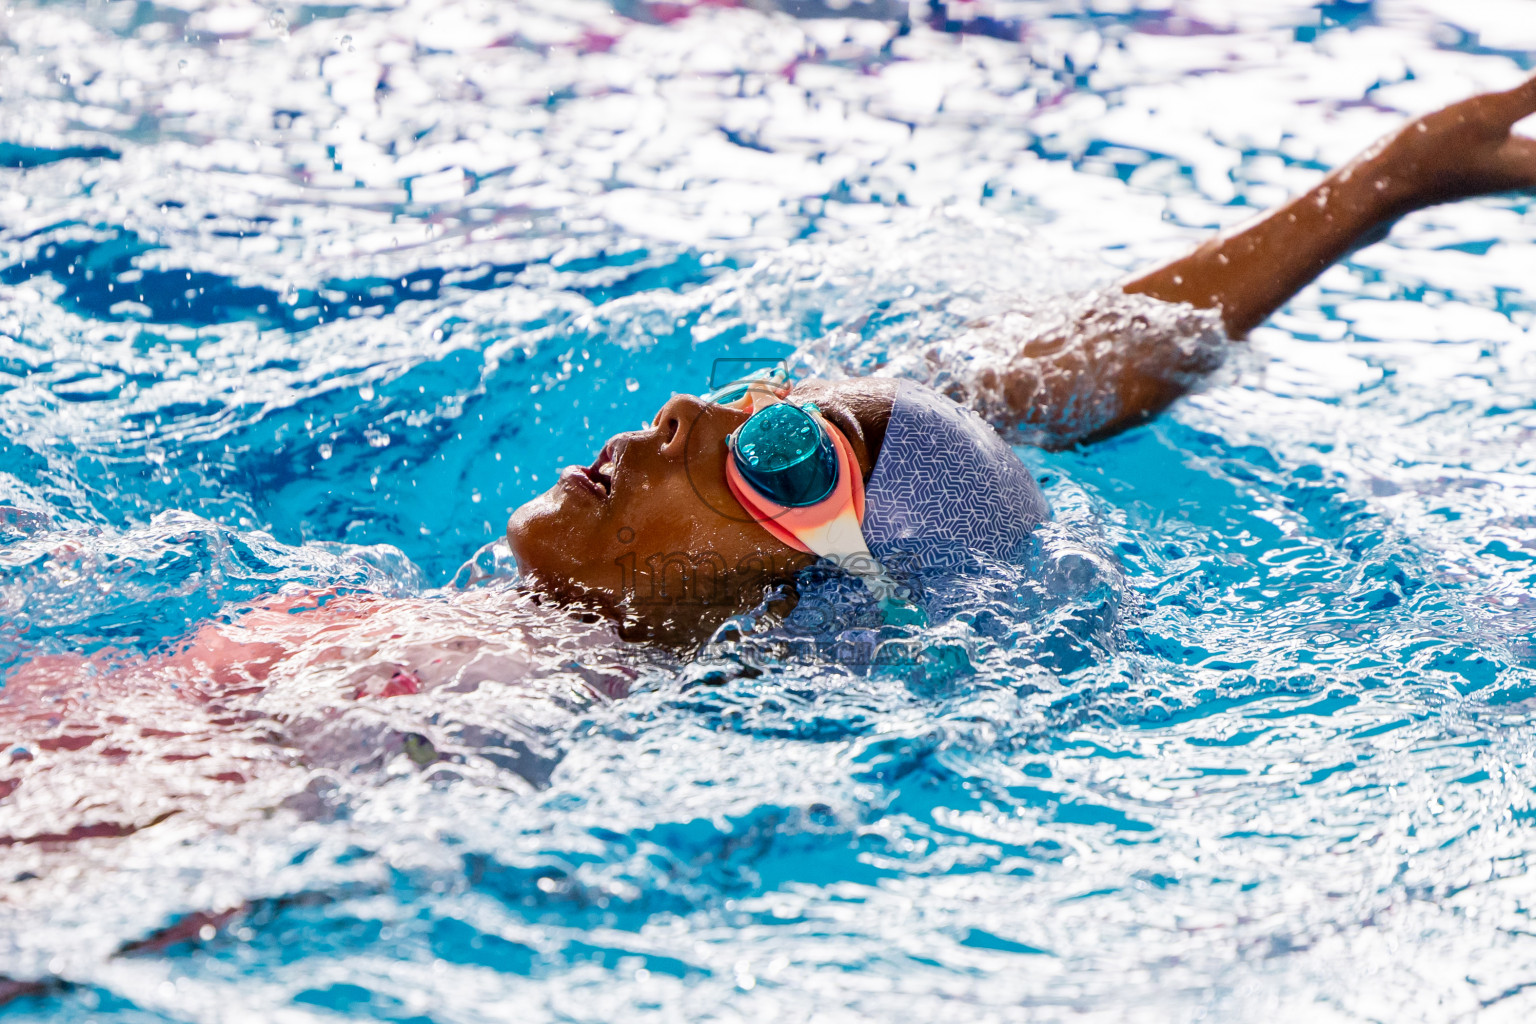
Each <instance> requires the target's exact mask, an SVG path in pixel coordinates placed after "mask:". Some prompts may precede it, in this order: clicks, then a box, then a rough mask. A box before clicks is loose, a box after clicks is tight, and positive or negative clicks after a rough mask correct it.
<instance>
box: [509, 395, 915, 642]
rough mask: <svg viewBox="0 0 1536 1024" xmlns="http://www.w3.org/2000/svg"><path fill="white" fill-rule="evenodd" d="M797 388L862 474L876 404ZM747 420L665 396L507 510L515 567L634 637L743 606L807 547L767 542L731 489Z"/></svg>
mask: <svg viewBox="0 0 1536 1024" xmlns="http://www.w3.org/2000/svg"><path fill="white" fill-rule="evenodd" d="M806 388H808V390H809V392H810V393H814V394H815V396H816V399H817V401H818V402H819V403H820V404H821V405H822V407H823V410H824V412H825V414H826V415H827V417H828V419H829V420H831V421H832V422H833V423H835V424H836V425H837V426H838V428H839V429H840V430H841V431H842V432H843V434H844V435H847V436H848V439H849V441H850V444H851V446H852V447H853V449H854V453H855V457H856V458H857V461H858V463H859V464H860V470H861V472H862V474H864V475H866V476H867V475H868V473H869V469H870V467H871V466H872V465H873V463H874V454H875V453H874V452H872V451H870V446H869V445H867V444H866V442H865V438H866V436H867V435H868V434H869V433H870V431H869V430H868V429H866V427H867V425H866V424H865V423H862V422H861V420H862V419H864V418H867V417H866V416H861V415H860V412H861V410H862V411H863V412H864V413H866V414H868V415H870V416H873V417H874V418H877V419H879V418H880V416H881V413H882V410H881V409H880V407H879V403H878V402H874V403H871V402H869V401H867V400H866V401H860V400H859V397H858V394H855V395H854V396H853V398H852V400H850V398H849V396H847V395H838V394H835V393H833V386H831V385H818V386H807V385H802V388H801V389H797V395H798V394H799V392H800V391H801V390H802V389H806ZM854 390H855V392H857V391H858V389H854ZM864 390H866V391H867V390H869V389H867V388H865V389H864ZM883 413H884V415H888V414H889V399H888V398H887V399H886V401H885V404H884V410H883ZM747 418H748V414H747V413H746V412H744V411H741V410H738V409H732V408H728V407H726V406H722V405H719V404H716V403H713V402H708V401H706V400H704V399H701V398H697V397H694V396H692V395H678V396H676V397H674V398H672V399H671V400H670V401H668V402H667V403H666V404H665V405H664V406H662V408H661V411H660V412H658V413H657V414H656V417H655V419H654V420H653V421H652V424H651V426H650V427H649V428H647V429H645V430H638V431H631V432H629V433H625V434H619V435H617V436H615V437H614V438H612V439H611V440H610V441H609V442H608V443H607V444H606V445H604V446H603V449H602V451H601V452H599V453H598V455H597V458H596V459H594V460H593V462H592V464H591V465H589V466H585V467H582V466H568V467H566V468H565V469H564V470H562V471H561V473H560V479H559V482H558V483H556V484H555V486H553V487H551V488H550V489H549V490H548V491H546V492H545V493H544V494H542V495H540V496H539V497H537V498H535V499H534V500H532V501H530V502H528V503H527V504H526V505H524V506H522V507H521V508H519V509H518V510H517V511H516V512H515V513H513V515H512V518H511V520H510V521H509V522H508V524H507V540H508V542H509V543H510V544H511V547H512V553H513V555H515V556H516V558H517V563H518V567H519V568H520V569H521V570H522V571H523V573H524V574H525V575H526V576H527V577H528V578H529V579H530V581H532V582H533V583H534V584H535V585H536V586H538V587H539V588H540V589H542V590H544V591H545V592H547V593H550V594H552V595H553V596H556V597H558V598H560V599H562V600H566V601H573V602H578V603H584V604H588V605H590V606H593V607H595V608H597V609H599V610H601V611H603V612H604V613H605V614H608V615H612V616H613V617H615V618H618V619H621V620H622V621H624V622H625V623H626V624H628V625H629V626H630V627H631V629H632V630H633V631H634V632H636V633H638V634H642V635H649V636H658V637H696V636H698V635H700V634H701V633H707V632H708V631H709V630H710V629H712V628H713V627H714V626H715V625H718V624H719V623H720V622H721V621H723V620H724V619H725V618H727V617H728V616H730V615H732V614H735V613H737V612H740V611H745V610H747V609H750V608H752V607H753V606H755V605H756V604H758V603H759V602H760V601H761V600H762V598H763V594H764V590H765V588H766V587H768V586H771V585H773V584H775V583H779V582H784V581H788V580H790V579H792V578H793V577H794V575H795V573H797V572H798V571H799V570H801V569H803V568H805V567H806V566H807V565H809V564H810V563H811V562H812V561H814V556H811V555H807V554H804V553H802V552H800V551H797V550H795V549H794V548H792V547H790V546H789V545H787V544H785V543H783V542H781V541H779V540H777V539H775V538H774V537H773V536H772V535H771V534H770V533H768V531H766V530H765V529H764V528H763V527H762V526H761V525H759V524H758V523H757V522H756V521H754V519H753V517H752V516H751V515H750V514H749V513H748V512H747V510H746V509H744V508H743V507H742V506H741V503H740V502H738V501H737V500H736V498H735V496H734V495H733V494H732V492H731V488H730V485H729V484H728V483H727V480H726V453H727V450H728V449H727V445H728V443H729V437H730V434H731V432H732V431H734V430H736V429H737V428H738V427H739V426H741V424H742V423H744V422H745V421H746V419H747ZM881 424H882V428H883V419H882V420H881Z"/></svg>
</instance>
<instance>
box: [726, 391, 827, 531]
mask: <svg viewBox="0 0 1536 1024" xmlns="http://www.w3.org/2000/svg"><path fill="white" fill-rule="evenodd" d="M731 458H733V459H735V460H736V468H737V469H738V470H740V472H741V475H742V476H743V477H745V478H746V480H747V482H748V483H750V484H751V485H752V486H753V487H754V488H756V489H757V491H758V492H759V493H760V494H762V495H763V497H765V498H768V499H770V500H771V501H773V502H775V503H777V504H779V505H786V506H788V507H790V508H803V507H805V506H806V505H814V504H816V503H817V502H818V501H820V500H821V499H823V498H825V497H826V496H827V495H829V494H831V493H832V488H833V487H835V486H837V449H836V448H835V447H833V442H832V438H831V437H829V436H828V435H827V432H826V431H825V430H823V429H822V426H821V424H820V423H818V422H816V420H815V418H813V417H812V416H811V415H810V414H809V413H807V412H806V411H805V410H804V409H801V408H800V407H798V406H794V405H790V404H789V403H787V402H781V403H780V404H778V405H770V406H769V407H768V408H766V409H764V410H762V411H761V412H759V413H757V414H756V415H754V416H753V417H752V418H751V419H749V420H747V422H745V423H743V424H742V425H741V426H740V427H739V428H738V429H737V431H736V432H735V433H734V434H732V435H731Z"/></svg>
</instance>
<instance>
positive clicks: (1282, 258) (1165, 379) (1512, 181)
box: [954, 77, 1536, 447]
mask: <svg viewBox="0 0 1536 1024" xmlns="http://www.w3.org/2000/svg"><path fill="white" fill-rule="evenodd" d="M1532 113H1536V77H1533V78H1531V79H1529V80H1527V81H1526V82H1525V83H1523V84H1522V85H1520V86H1517V87H1516V88H1514V89H1510V90H1509V91H1507V92H1498V93H1487V94H1484V95H1481V96H1475V97H1473V98H1471V99H1469V100H1464V101H1462V102H1460V103H1456V104H1453V105H1451V106H1449V107H1446V108H1445V109H1444V110H1439V111H1436V112H1435V113H1432V114H1428V115H1426V116H1424V117H1421V118H1418V119H1416V120H1414V121H1411V122H1409V124H1408V125H1407V126H1406V127H1404V128H1403V129H1402V130H1401V131H1399V132H1397V133H1396V134H1394V135H1391V136H1388V137H1387V138H1385V139H1382V140H1381V141H1380V142H1378V143H1376V144H1375V145H1374V146H1372V147H1370V148H1369V149H1367V150H1366V151H1365V152H1364V153H1362V154H1361V155H1360V156H1358V157H1356V158H1355V159H1354V160H1352V161H1350V162H1349V163H1348V164H1346V165H1344V166H1343V167H1340V168H1339V169H1337V170H1335V171H1334V172H1333V173H1331V174H1329V175H1328V176H1327V177H1326V178H1324V179H1323V180H1322V181H1321V182H1320V183H1318V185H1317V186H1316V187H1314V188H1313V189H1311V190H1310V191H1308V192H1307V193H1306V194H1305V195H1302V196H1298V197H1297V198H1295V199H1293V200H1291V201H1290V202H1288V203H1286V204H1285V205H1283V206H1281V207H1278V208H1277V209H1274V210H1271V211H1269V212H1267V213H1265V214H1263V215H1261V216H1260V217H1258V218H1257V219H1255V220H1253V221H1250V222H1248V223H1247V224H1245V225H1243V226H1241V227H1239V228H1236V229H1233V230H1231V231H1227V232H1223V233H1221V234H1219V235H1217V236H1216V237H1214V238H1212V239H1211V240H1210V241H1208V242H1206V243H1204V244H1203V245H1201V246H1200V247H1199V248H1197V249H1195V250H1194V251H1193V252H1191V253H1189V254H1188V255H1186V256H1183V257H1180V258H1179V259H1176V260H1173V261H1172V262H1170V263H1167V264H1164V265H1163V266H1160V267H1157V268H1156V269H1154V270H1151V271H1148V272H1146V273H1143V274H1140V275H1138V276H1136V277H1133V278H1131V279H1130V280H1128V281H1125V282H1123V283H1122V284H1121V286H1120V288H1119V289H1112V290H1109V291H1106V292H1100V293H1096V294H1094V295H1092V296H1088V297H1085V298H1084V300H1083V301H1081V302H1080V303H1079V305H1078V307H1077V308H1076V309H1073V310H1067V311H1065V312H1062V313H1059V314H1058V315H1056V316H1054V317H1052V318H1050V319H1049V321H1048V322H1039V321H1038V319H1030V318H1026V324H1025V325H1024V326H1023V327H1021V328H1017V329H1015V330H1013V331H1008V330H1007V328H1006V326H1005V324H1006V320H1007V318H1006V317H1005V318H1000V320H999V321H995V322H993V323H991V324H988V325H987V329H988V330H990V331H992V332H993V333H994V335H995V334H996V333H997V331H998V330H999V328H1001V329H1002V330H1003V333H1004V334H1008V335H1011V337H1008V338H1007V339H1006V352H1007V354H1006V356H1005V357H1004V358H1003V359H1001V360H1000V361H998V362H996V363H992V364H978V365H979V368H978V370H977V371H976V372H975V374H974V379H972V380H969V381H965V382H957V383H956V385H955V388H954V389H955V390H956V391H959V392H963V393H965V397H967V398H968V399H970V400H971V401H972V402H973V403H974V404H976V405H977V406H979V407H980V408H982V410H983V411H984V412H985V413H986V414H987V415H988V416H989V418H991V419H992V420H993V421H994V422H996V423H998V424H999V425H1000V426H1011V427H1014V428H1017V429H1018V430H1019V431H1020V432H1022V433H1023V434H1024V435H1025V436H1026V437H1028V438H1030V439H1031V440H1034V441H1036V442H1037V443H1041V444H1045V445H1047V446H1051V447H1058V446H1062V445H1067V444H1071V443H1074V442H1076V441H1080V440H1082V439H1084V438H1085V437H1090V436H1093V435H1096V434H1104V433H1111V432H1114V431H1116V430H1120V429H1122V428H1124V427H1126V426H1129V425H1131V424H1133V423H1136V422H1139V421H1141V420H1143V419H1145V418H1146V417H1148V416H1150V415H1152V414H1154V413H1156V412H1158V411H1159V410H1161V409H1162V408H1164V407H1165V406H1167V405H1168V404H1169V403H1170V402H1172V401H1173V400H1174V399H1176V398H1178V397H1179V396H1180V395H1181V394H1183V393H1184V392H1185V391H1187V390H1188V389H1189V387H1190V386H1192V385H1193V384H1194V382H1195V381H1197V380H1198V379H1199V378H1200V377H1201V376H1202V375H1203V374H1205V373H1207V372H1209V370H1210V369H1212V368H1213V367H1214V365H1215V364H1216V362H1218V361H1219V339H1215V340H1214V342H1213V338H1212V335H1213V334H1214V333H1215V332H1214V327H1215V326H1216V324H1217V323H1218V322H1219V324H1220V325H1221V326H1222V327H1224V328H1225V331H1226V334H1227V335H1228V336H1229V337H1231V338H1234V339H1238V338H1241V337H1243V336H1244V335H1245V334H1247V332H1248V331H1250V330H1251V329H1253V328H1254V327H1256V326H1258V325H1259V324H1260V323H1262V322H1263V321H1264V319H1265V318H1266V317H1268V316H1269V315H1270V314H1271V313H1273V312H1274V311H1275V310H1276V309H1277V308H1279V307H1280V305H1281V304H1283V303H1284V302H1285V301H1286V300H1287V299H1289V298H1290V297H1291V296H1293V295H1295V294H1296V293H1297V292H1298V291H1300V290H1301V289H1302V288H1304V287H1305V286H1306V285H1307V284H1308V283H1309V282H1311V281H1312V280H1313V279H1314V278H1316V277H1317V275H1318V274H1320V273H1322V272H1323V271H1324V270H1325V269H1327V267H1328V266H1329V265H1330V264H1332V263H1333V262H1334V261H1335V260H1337V259H1339V258H1340V257H1341V256H1343V255H1345V254H1346V253H1348V252H1350V251H1351V250H1353V249H1356V248H1358V247H1360V246H1361V245H1363V244H1368V243H1369V242H1372V241H1376V240H1378V239H1379V238H1381V237H1384V236H1385V234H1386V231H1387V230H1388V229H1389V228H1390V227H1391V225H1392V223H1393V222H1394V221H1396V220H1397V219H1398V218H1399V217H1401V216H1403V215H1404V214H1406V213H1409V212H1411V211H1413V210H1418V209H1422V208H1424V207H1426V206H1433V205H1435V204H1436V203H1444V202H1449V201H1452V200H1456V199H1464V198H1467V197H1469V196H1476V195H1485V194H1488V193H1495V192H1507V191H1513V190H1520V189H1531V188H1536V139H1529V138H1525V137H1522V136H1518V135H1513V134H1511V128H1512V126H1513V125H1514V123H1515V122H1516V121H1519V120H1520V119H1521V118H1523V117H1526V116H1528V115H1530V114H1532ZM1142 296H1145V297H1148V298H1151V299H1156V300H1161V301H1160V302H1156V303H1148V302H1146V299H1145V298H1141V297H1142ZM1164 303H1174V304H1185V305H1174V306H1167V307H1164V306H1163V304H1164ZM1190 307H1194V308H1193V309H1191V308H1190ZM1197 311H1204V312H1203V313H1202V312H1197ZM977 343H978V345H980V344H985V342H983V341H981V340H980V339H977ZM991 345H992V347H994V348H996V347H997V341H996V338H995V337H994V338H993V339H992V341H991Z"/></svg>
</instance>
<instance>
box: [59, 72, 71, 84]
mask: <svg viewBox="0 0 1536 1024" xmlns="http://www.w3.org/2000/svg"><path fill="white" fill-rule="evenodd" d="M59 84H60V85H68V84H69V72H68V71H60V72H59Z"/></svg>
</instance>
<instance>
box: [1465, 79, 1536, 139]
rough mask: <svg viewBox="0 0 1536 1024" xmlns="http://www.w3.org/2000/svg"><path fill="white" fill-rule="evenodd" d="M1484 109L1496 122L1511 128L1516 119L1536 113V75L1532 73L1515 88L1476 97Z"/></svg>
mask: <svg viewBox="0 0 1536 1024" xmlns="http://www.w3.org/2000/svg"><path fill="white" fill-rule="evenodd" d="M1471 102H1474V103H1478V104H1479V105H1480V106H1481V107H1482V109H1483V111H1484V112H1485V113H1487V114H1488V115H1489V116H1491V117H1492V118H1493V119H1494V120H1495V121H1496V122H1498V123H1499V124H1501V125H1503V126H1504V127H1505V128H1509V127H1510V126H1512V125H1513V124H1514V123H1515V122H1516V121H1519V120H1520V119H1522V118H1526V117H1530V116H1531V115H1532V114H1536V75H1532V76H1531V77H1530V78H1527V79H1526V80H1525V81H1524V82H1521V83H1520V84H1519V85H1517V86H1515V87H1514V88H1513V89H1506V90H1505V91H1503V92H1490V93H1486V94H1484V95H1482V96H1477V97H1474V98H1473V100H1472V101H1471Z"/></svg>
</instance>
